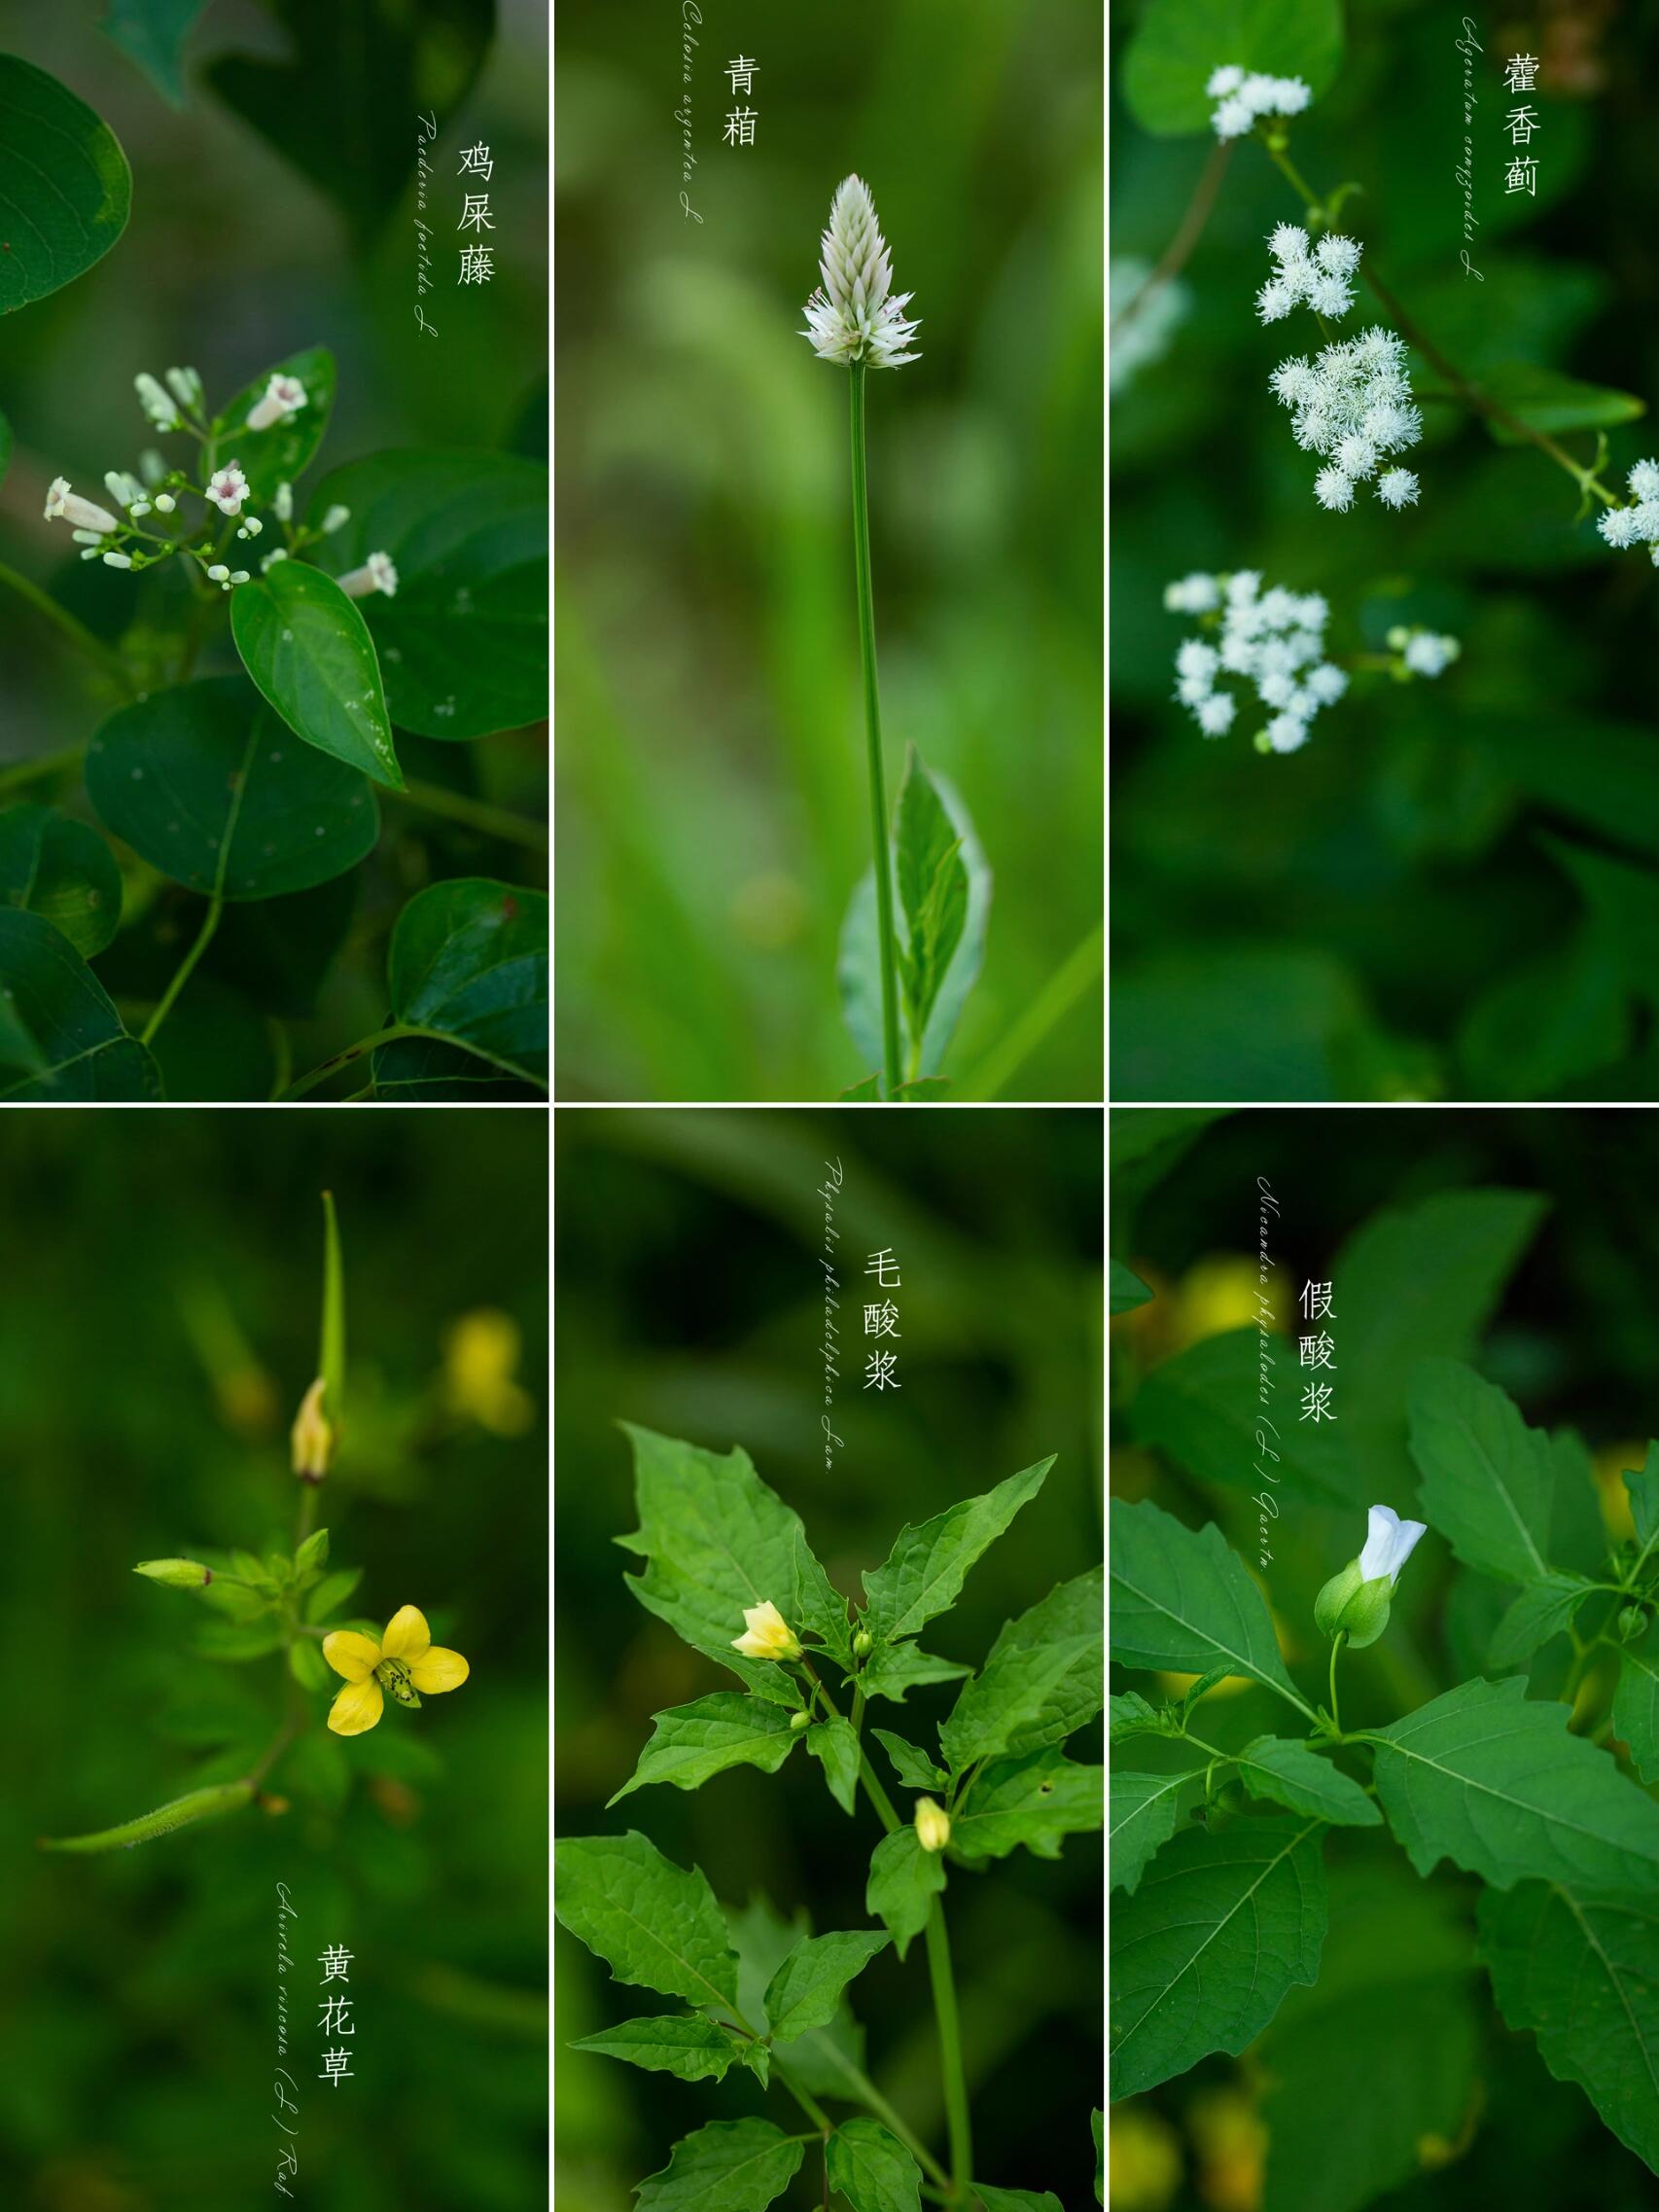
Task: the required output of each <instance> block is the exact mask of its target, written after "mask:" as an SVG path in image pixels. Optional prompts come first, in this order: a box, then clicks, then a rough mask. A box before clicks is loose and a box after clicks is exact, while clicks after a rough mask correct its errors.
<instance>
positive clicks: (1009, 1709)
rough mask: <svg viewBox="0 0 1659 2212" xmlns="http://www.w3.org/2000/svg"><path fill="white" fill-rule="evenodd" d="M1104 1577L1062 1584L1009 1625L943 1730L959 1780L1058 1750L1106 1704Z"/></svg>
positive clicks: (1098, 1573)
mask: <svg viewBox="0 0 1659 2212" xmlns="http://www.w3.org/2000/svg"><path fill="white" fill-rule="evenodd" d="M1104 1582H1105V1576H1104V1574H1103V1572H1102V1570H1101V1569H1100V1568H1099V1567H1092V1568H1090V1570H1089V1572H1088V1573H1087V1574H1086V1575H1078V1576H1077V1578H1076V1579H1075V1580H1074V1581H1072V1582H1069V1583H1061V1584H1059V1585H1058V1587H1057V1588H1054V1589H1051V1590H1050V1591H1049V1593H1048V1595H1047V1596H1046V1597H1045V1598H1043V1599H1042V1600H1041V1603H1040V1604H1037V1605H1034V1606H1033V1607H1032V1608H1031V1610H1030V1612H1029V1613H1022V1614H1021V1615H1020V1617H1019V1619H1018V1620H1017V1621H1010V1622H1009V1623H1007V1625H1006V1627H1005V1628H1004V1630H1003V1632H1002V1634H1001V1635H1000V1636H999V1637H998V1638H997V1640H996V1642H995V1643H994V1644H993V1645H992V1646H991V1655H990V1657H989V1659H986V1661H985V1665H984V1669H983V1671H982V1672H981V1673H980V1674H978V1675H976V1676H975V1677H974V1678H973V1680H972V1681H971V1682H969V1683H967V1684H965V1685H964V1687H963V1691H962V1695H960V1696H959V1697H958V1698H957V1700H956V1704H955V1706H954V1707H953V1708H952V1710H951V1712H950V1714H949V1715H948V1717H947V1718H946V1720H945V1721H944V1723H943V1725H942V1726H941V1727H940V1729H939V1745H940V1748H941V1749H942V1751H943V1752H944V1756H945V1761H946V1764H947V1765H948V1766H950V1767H951V1768H952V1769H953V1770H954V1771H955V1772H957V1773H961V1772H962V1771H963V1770H964V1768H966V1767H967V1766H971V1764H972V1762H973V1761H974V1760H976V1759H989V1758H991V1757H993V1756H995V1755H996V1754H997V1753H999V1752H1004V1753H1007V1754H1008V1755H1010V1756H1012V1755H1013V1754H1016V1753H1019V1752H1023V1751H1036V1750H1038V1749H1039V1748H1040V1747H1041V1745H1043V1744H1045V1743H1059V1742H1060V1741H1061V1740H1062V1739H1063V1738H1064V1737H1066V1736H1069V1735H1070V1734H1071V1733H1072V1731H1073V1730H1074V1729H1080V1728H1081V1727H1082V1725H1083V1723H1084V1722H1085V1721H1089V1720H1092V1719H1093V1718H1094V1716H1095V1714H1096V1713H1098V1712H1099V1711H1100V1709H1101V1706H1102V1705H1103V1704H1104V1703H1105V1701H1106V1651H1105V1643H1106V1636H1105V1623H1104V1621H1103V1619H1102V1611H1103V1606H1104V1602H1105V1591H1104V1588H1103V1585H1104Z"/></svg>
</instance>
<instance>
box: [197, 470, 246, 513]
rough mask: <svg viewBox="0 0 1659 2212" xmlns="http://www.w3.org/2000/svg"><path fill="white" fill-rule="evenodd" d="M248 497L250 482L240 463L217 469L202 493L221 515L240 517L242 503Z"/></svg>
mask: <svg viewBox="0 0 1659 2212" xmlns="http://www.w3.org/2000/svg"><path fill="white" fill-rule="evenodd" d="M247 496H248V480H247V478H246V477H245V476H244V475H243V474H242V471H241V466H240V464H239V463H238V462H236V461H232V462H230V463H229V466H228V467H226V468H223V469H216V470H215V471H214V473H213V475H212V476H210V477H209V478H208V480H207V488H206V490H205V491H204V492H203V493H202V497H203V498H204V499H209V500H211V501H212V502H213V504H214V506H215V507H217V508H218V510H219V512H220V514H221V515H240V513H241V512H242V503H243V502H244V500H246V498H247Z"/></svg>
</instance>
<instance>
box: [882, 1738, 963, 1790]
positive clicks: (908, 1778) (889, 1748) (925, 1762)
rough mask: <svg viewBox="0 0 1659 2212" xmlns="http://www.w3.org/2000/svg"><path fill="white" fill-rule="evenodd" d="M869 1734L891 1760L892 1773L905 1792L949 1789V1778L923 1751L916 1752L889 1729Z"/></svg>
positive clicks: (914, 1747) (912, 1745)
mask: <svg viewBox="0 0 1659 2212" xmlns="http://www.w3.org/2000/svg"><path fill="white" fill-rule="evenodd" d="M869 1732H870V1734H871V1735H873V1736H874V1737H875V1739H876V1741H877V1742H878V1743H879V1744H881V1745H882V1747H883V1748H884V1750H885V1751H886V1753H887V1756H888V1758H889V1759H891V1760H892V1762H893V1771H894V1772H895V1773H896V1774H897V1775H898V1777H899V1779H900V1781H901V1782H902V1783H903V1784H904V1787H905V1788H906V1789H907V1790H945V1789H948V1788H949V1787H950V1776H949V1775H948V1774H947V1773H946V1772H945V1770H944V1768H943V1767H942V1766H935V1764H934V1762H933V1761H932V1760H931V1759H930V1758H929V1757H928V1755H927V1753H926V1752H925V1751H918V1750H917V1748H916V1746H915V1745H914V1744H913V1743H906V1742H905V1740H904V1738H903V1737H902V1736H901V1735H895V1734H894V1733H893V1732H892V1730H890V1729H871V1730H870V1731H869Z"/></svg>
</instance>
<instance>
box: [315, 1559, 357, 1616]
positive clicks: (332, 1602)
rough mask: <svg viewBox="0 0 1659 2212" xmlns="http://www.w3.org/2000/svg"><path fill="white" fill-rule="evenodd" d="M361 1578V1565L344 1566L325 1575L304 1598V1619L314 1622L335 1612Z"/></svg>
mask: <svg viewBox="0 0 1659 2212" xmlns="http://www.w3.org/2000/svg"><path fill="white" fill-rule="evenodd" d="M362 1580H363V1569H362V1568H361V1567H344V1568H342V1569H341V1570H340V1572H339V1573H338V1574H334V1575H326V1576H325V1577H324V1578H323V1580H322V1581H321V1582H320V1583H319V1584H318V1585H317V1587H316V1588H315V1589H314V1590H313V1591H312V1592H311V1594H310V1596H309V1597H308V1598H307V1599H306V1600H305V1618H306V1620H307V1621H309V1622H311V1623H313V1624H315V1623H318V1622H320V1621H326V1620H327V1619H328V1618H329V1616H330V1614H331V1613H337V1612H338V1611H339V1609H340V1607H341V1606H342V1605H343V1604H344V1603H345V1601H346V1599H347V1598H348V1597H349V1596H350V1595H351V1593H352V1591H353V1590H354V1589H356V1588H357V1586H358V1584H359V1583H360V1582H361V1581H362Z"/></svg>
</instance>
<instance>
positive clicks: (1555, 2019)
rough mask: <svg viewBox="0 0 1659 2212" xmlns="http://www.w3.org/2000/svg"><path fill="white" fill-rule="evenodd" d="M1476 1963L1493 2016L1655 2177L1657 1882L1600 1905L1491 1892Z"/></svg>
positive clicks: (1563, 1892)
mask: <svg viewBox="0 0 1659 2212" xmlns="http://www.w3.org/2000/svg"><path fill="white" fill-rule="evenodd" d="M1478 1922H1479V1929H1480V1937H1479V1943H1480V1955H1481V1958H1482V1960H1483V1961H1484V1962H1485V1965H1486V1967H1487V1969H1488V1971H1489V1972H1490V1974H1491V1976H1492V1989H1493V1994H1494V1996H1495V1997H1496V1998H1497V2000H1498V2009H1499V2011H1500V2013H1501V2014H1502V2015H1503V2017H1504V2018H1505V2019H1506V2020H1507V2021H1508V2023H1509V2025H1510V2026H1511V2027H1512V2028H1515V2029H1517V2030H1521V2031H1524V2032H1525V2031H1530V2032H1531V2033H1533V2034H1535V2036H1536V2037H1537V2039H1538V2051H1539V2054H1540V2056H1541V2057H1542V2059H1543V2062H1544V2064H1545V2065H1546V2066H1547V2067H1548V2068H1549V2070H1550V2072H1551V2073H1552V2074H1553V2075H1554V2076H1555V2078H1556V2080H1557V2081H1558V2082H1576V2083H1577V2084H1578V2086H1579V2087H1580V2088H1582V2089H1583V2090H1584V2091H1585V2093H1586V2094H1587V2095H1588V2097H1589V2099H1590V2101H1591V2103H1592V2104H1593V2105H1594V2106H1595V2108H1596V2110H1597V2111H1598V2112H1599V2113H1600V2114H1601V2116H1602V2118H1603V2120H1604V2121H1605V2122H1606V2124H1607V2126H1608V2127H1609V2128H1611V2130H1612V2132H1613V2133H1614V2134H1615V2135H1616V2136H1617V2137H1618V2139H1619V2141H1620V2142H1621V2143H1623V2144H1624V2145H1625V2146H1626V2147H1627V2148H1628V2149H1629V2150H1631V2151H1634V2152H1635V2154H1636V2156H1637V2157H1638V2158H1641V2159H1642V2160H1643V2161H1644V2163H1645V2164H1646V2165H1648V2166H1649V2167H1650V2168H1651V2169H1652V2170H1653V2171H1654V2172H1655V2173H1659V1909H1656V1907H1655V1905H1654V1902H1653V1891H1652V1887H1651V1884H1650V1883H1649V1884H1648V1885H1645V1886H1644V1891H1643V1894H1642V1895H1641V1896H1640V1897H1631V1898H1598V1897H1596V1896H1595V1895H1594V1894H1593V1893H1592V1892H1590V1891H1588V1890H1580V1889H1579V1888H1578V1887H1576V1886H1575V1885H1573V1884H1571V1883H1546V1882H1523V1883H1521V1884H1520V1885H1519V1887H1517V1888H1515V1889H1513V1890H1511V1891H1510V1892H1509V1894H1508V1896H1506V1897H1502V1896H1498V1895H1496V1894H1494V1893H1493V1892H1491V1891H1488V1892H1487V1893H1486V1894H1485V1895H1484V1896H1483V1897H1482V1898H1481V1901H1480V1909H1479V1914H1478Z"/></svg>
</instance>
